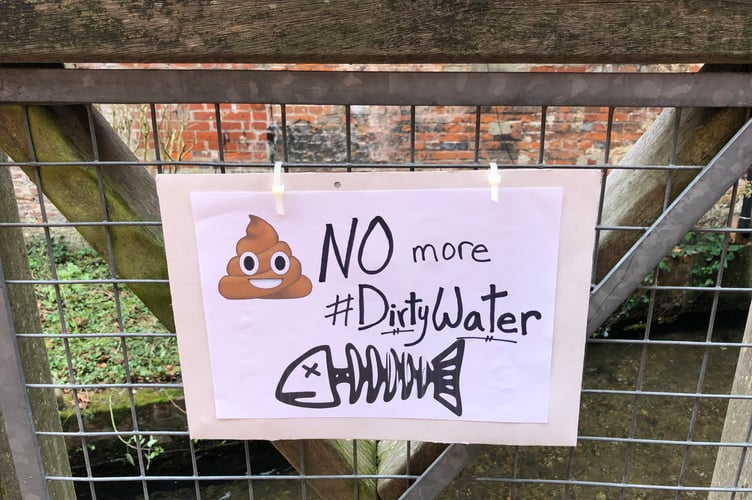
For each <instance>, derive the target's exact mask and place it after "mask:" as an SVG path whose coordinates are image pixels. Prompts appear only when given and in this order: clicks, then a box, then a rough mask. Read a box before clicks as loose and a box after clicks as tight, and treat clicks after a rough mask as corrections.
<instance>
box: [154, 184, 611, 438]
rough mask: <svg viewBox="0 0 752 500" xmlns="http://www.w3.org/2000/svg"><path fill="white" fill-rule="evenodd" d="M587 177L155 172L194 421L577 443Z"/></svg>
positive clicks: (590, 188) (272, 433) (593, 195)
mask: <svg viewBox="0 0 752 500" xmlns="http://www.w3.org/2000/svg"><path fill="white" fill-rule="evenodd" d="M467 174H470V175H467ZM510 174H511V175H510ZM593 174H594V173H592V172H582V171H580V172H575V171H569V172H561V171H558V172H551V171H538V172H535V173H533V172H524V173H523V172H505V173H504V177H502V188H501V189H500V190H499V200H498V202H494V201H492V200H491V196H490V188H489V187H487V184H486V186H484V185H483V182H479V181H480V179H482V177H479V176H478V175H477V173H463V174H457V173H446V172H443V173H431V174H410V175H409V176H407V175H405V174H393V173H387V174H382V173H378V174H374V173H369V174H366V175H367V176H368V178H366V176H365V175H362V174H347V175H344V176H343V175H334V174H315V175H303V174H290V175H287V176H286V177H285V179H284V181H285V184H286V191H285V194H284V198H283V204H284V215H279V214H278V213H277V205H276V201H275V198H274V195H273V194H272V192H271V188H270V183H271V174H247V175H246V174H242V175H227V176H195V175H191V176H160V177H159V178H158V188H159V193H160V200H161V205H162V213H163V222H164V225H165V240H166V244H167V252H168V264H169V269H170V281H171V289H172V293H173V302H174V308H175V313H176V324H177V328H178V341H179V347H180V353H181V364H182V369H183V374H184V382H185V386H186V400H187V409H188V416H189V425H190V428H191V434H192V435H194V436H197V437H238V438H266V439H275V438H305V437H322V438H335V437H344V438H366V437H367V438H396V439H421V440H434V441H461V442H488V443H499V442H505V443H507V442H508V443H512V442H513V443H515V444H516V443H518V442H521V441H520V439H521V438H523V437H524V436H525V435H527V434H531V432H530V431H531V430H532V429H534V428H536V427H537V428H541V429H548V432H547V433H544V439H545V441H541V442H539V441H540V439H539V438H534V439H533V441H534V442H533V443H532V444H567V443H572V442H573V441H574V439H575V435H576V420H577V406H578V403H579V382H580V376H581V366H582V353H583V347H584V340H585V317H586V312H587V298H588V286H589V277H590V264H591V262H590V256H591V255H592V242H593V234H594V230H593V224H594V220H595V219H594V217H595V215H594V214H595V206H596V203H597V186H598V177H597V176H596V175H593ZM531 181H532V182H531ZM486 182H487V181H486ZM447 185H452V186H453V187H452V188H447ZM335 186H338V187H335ZM573 211H574V212H577V214H578V215H579V217H580V220H578V221H577V222H576V227H575V226H574V225H572V224H571V223H573V222H575V221H573V220H572V219H571V218H570V217H569V216H568V214H571V213H572V212H573ZM583 218H584V220H583ZM583 222H584V225H583ZM570 231H573V232H575V233H576V236H579V237H580V241H578V242H576V243H575V242H574V241H570V238H568V237H567V233H568V232H570ZM564 276H569V277H570V278H572V277H573V279H569V281H568V282H563V281H562V277H564ZM562 325H569V326H572V325H576V326H577V328H574V329H572V328H569V329H566V328H561V327H562ZM562 362H564V363H566V364H567V365H568V366H566V368H565V367H563V366H561V364H562ZM562 391H564V392H562ZM562 397H566V398H568V400H567V401H562V400H561V398H562ZM301 422H306V424H304V425H300V424H301ZM259 424H262V425H259ZM450 424H453V425H454V426H456V427H454V428H451V431H450V432H447V430H448V429H450V427H448V426H449V425H450ZM462 429H465V430H464V432H463V431H462ZM489 429H493V430H494V431H496V432H497V433H498V434H492V435H489V434H488V430H489ZM505 429H507V430H513V431H515V432H512V433H511V434H509V435H507V436H505V435H504V433H505ZM523 441H525V440H524V439H523Z"/></svg>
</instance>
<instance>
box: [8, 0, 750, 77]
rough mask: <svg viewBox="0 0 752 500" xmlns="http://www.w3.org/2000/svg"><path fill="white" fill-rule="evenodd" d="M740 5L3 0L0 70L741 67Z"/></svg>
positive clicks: (745, 52)
mask: <svg viewBox="0 0 752 500" xmlns="http://www.w3.org/2000/svg"><path fill="white" fill-rule="evenodd" d="M750 26H752V9H750V8H749V3H748V2H747V1H716V2H707V1H702V0H679V1H677V0H662V1H644V0H624V1H614V0H608V1H602V2H601V1H593V0H547V1H539V0H520V1H516V2H511V1H502V0H497V1H493V0H459V1H453V0H452V1H450V0H309V1H307V2H281V1H258V0H250V1H249V0H226V1H222V2H220V1H216V0H204V1H196V2H183V1H179V0H165V1H162V2H122V1H120V0H56V1H39V0H36V1H34V0H7V1H5V2H4V3H3V15H2V16H0V33H3V34H4V36H3V37H0V62H17V63H45V62H193V63H195V62H208V61H211V62H248V63H250V62H256V63H258V62H337V63H377V62H390V63H399V62H410V63H418V62H445V63H448V62H465V63H472V62H477V63H483V62H489V63H490V62H494V63H501V62H526V63H542V62H556V63H597V62H608V63H631V62H641V63H678V62H718V63H720V62H726V63H741V62H750V61H752V29H750V28H749V27H750Z"/></svg>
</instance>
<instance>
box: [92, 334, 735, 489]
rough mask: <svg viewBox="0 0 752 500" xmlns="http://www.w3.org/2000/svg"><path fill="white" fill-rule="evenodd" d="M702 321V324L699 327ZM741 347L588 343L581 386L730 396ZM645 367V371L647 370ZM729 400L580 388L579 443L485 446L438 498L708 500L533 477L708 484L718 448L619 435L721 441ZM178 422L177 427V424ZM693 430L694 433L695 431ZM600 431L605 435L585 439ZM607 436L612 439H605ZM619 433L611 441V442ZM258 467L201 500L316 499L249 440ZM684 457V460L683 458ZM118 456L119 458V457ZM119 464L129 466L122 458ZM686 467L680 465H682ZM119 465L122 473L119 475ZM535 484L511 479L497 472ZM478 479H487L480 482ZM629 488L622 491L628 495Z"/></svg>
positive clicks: (208, 451)
mask: <svg viewBox="0 0 752 500" xmlns="http://www.w3.org/2000/svg"><path fill="white" fill-rule="evenodd" d="M700 326H701V325H698V327H700ZM741 333H742V326H741V325H735V326H733V327H727V328H724V329H722V330H718V332H716V333H715V335H717V336H718V338H717V339H716V340H724V341H739V340H740V338H741ZM704 335H705V334H704V331H700V330H698V331H690V332H689V333H687V330H682V331H678V330H675V331H673V332H669V333H664V334H661V335H660V337H655V338H654V339H653V340H655V339H659V340H667V341H681V340H695V341H696V340H702V339H703V338H704ZM737 356H738V348H720V347H713V348H703V347H695V346H688V345H674V344H660V345H659V344H651V345H646V346H643V345H639V344H605V343H591V344H589V345H588V347H587V352H586V357H585V369H584V380H583V387H584V388H585V389H617V390H629V391H632V390H635V389H636V388H637V386H638V379H639V378H640V376H641V377H642V384H641V390H643V391H658V392H677V393H695V391H697V390H698V381H699V379H700V375H701V373H703V372H704V375H703V377H704V381H703V384H702V386H701V387H700V388H699V390H700V391H701V392H704V393H714V394H724V393H728V392H729V391H730V388H731V383H732V379H733V375H734V370H735V365H736V359H737ZM641 366H642V367H643V368H642V375H640V373H641ZM727 404H728V401H727V400H726V399H723V398H700V399H697V398H693V397H677V396H674V397H670V396H642V395H641V396H640V397H639V398H635V396H634V395H619V394H592V393H588V392H587V391H586V392H585V393H583V394H582V398H581V410H580V420H579V422H580V424H579V435H580V436H583V437H584V438H583V439H580V441H579V442H578V445H577V447H576V448H574V449H570V448H562V447H525V448H514V447H487V448H486V449H485V450H484V451H483V452H482V453H481V455H480V456H479V457H478V458H477V459H476V460H474V461H473V462H472V463H471V464H470V465H469V466H468V467H467V468H466V469H465V470H464V471H463V473H462V475H461V476H460V477H458V478H457V479H455V480H454V481H453V482H452V483H451V484H450V485H449V487H448V488H447V489H446V490H445V491H444V492H443V493H442V494H441V496H440V498H442V499H453V498H457V499H468V498H501V499H506V498H520V499H527V498H564V497H566V498H572V499H597V500H604V499H609V498H626V499H633V498H650V499H662V498H667V499H668V498H671V499H674V498H679V497H681V498H704V496H705V494H704V493H701V492H691V491H689V492H683V493H682V494H681V495H680V496H679V497H677V494H676V492H675V491H658V490H640V489H635V488H626V489H624V491H623V492H622V491H621V490H620V489H619V488H616V487H610V486H582V485H566V484H554V483H536V482H533V481H534V480H535V479H542V480H547V479H554V480H568V479H570V480H582V481H597V482H608V483H611V482H613V483H619V482H621V481H622V478H624V477H626V481H627V482H628V483H635V484H644V485H651V484H657V485H677V484H682V485H689V486H709V485H710V480H711V476H712V473H713V467H714V464H715V457H716V453H717V447H715V446H690V447H687V446H685V445H682V444H660V443H659V444H641V443H632V444H628V443H625V442H623V441H621V440H620V439H624V438H627V437H629V436H630V435H632V436H633V437H635V438H638V439H649V440H677V441H685V440H687V439H690V440H692V441H704V442H710V443H712V442H716V441H718V440H719V439H720V437H721V430H722V427H723V420H724V416H725V413H726V406H727ZM173 428H174V427H173ZM690 429H691V431H690ZM588 437H597V438H598V439H588ZM602 437H606V438H609V439H606V440H603V439H601V438H602ZM611 438H612V439H611ZM195 446H196V456H197V466H198V472H199V474H201V475H212V474H221V475H228V474H230V475H232V474H238V475H244V474H245V473H246V454H245V449H244V445H243V444H242V443H237V442H232V443H221V442H219V443H210V442H203V441H202V442H199V443H197V444H196V445H195ZM250 446H251V450H250V451H251V453H250V455H249V456H250V457H252V458H253V463H251V464H250V465H251V470H252V472H253V473H254V474H263V475H265V476H267V477H268V479H266V478H265V479H263V480H254V481H252V482H249V481H234V482H210V481H201V483H200V485H199V487H200V491H201V498H209V499H222V500H226V499H232V500H235V499H247V498H254V499H257V498H261V499H267V498H271V499H277V498H280V499H282V498H284V499H286V498H303V497H304V496H305V497H306V498H314V499H315V498H318V497H317V495H316V493H315V492H314V491H313V490H312V488H310V487H307V486H305V484H304V483H303V482H301V481H298V480H291V479H290V480H288V479H284V477H285V476H286V475H294V474H297V473H296V472H295V471H294V470H293V469H292V468H291V467H289V465H287V463H286V462H285V460H284V459H283V458H282V457H281V456H280V455H279V454H278V453H277V452H276V450H275V449H274V447H273V446H271V444H269V443H266V442H253V443H251V444H250ZM187 449H188V443H187V440H186V446H184V447H183V450H182V451H183V452H182V453H181V450H180V449H176V450H171V451H170V452H169V454H168V453H165V454H164V456H161V457H159V458H158V459H156V460H155V461H154V463H153V464H152V467H151V468H150V470H149V474H154V475H162V474H186V471H190V470H192V464H191V462H190V454H189V453H185V451H187ZM685 456H686V459H685ZM116 462H118V461H116ZM119 462H123V460H122V459H120V460H119ZM683 463H685V465H686V466H685V468H684V470H683V471H682V464H683ZM111 467H112V470H107V469H102V470H98V471H97V475H124V474H126V475H127V474H134V472H133V471H134V469H133V468H132V467H130V470H129V472H124V470H125V468H127V467H129V466H128V464H124V463H112V464H111ZM118 469H120V470H119V471H118ZM511 477H516V478H518V479H527V480H533V481H530V482H524V481H523V482H518V483H509V482H501V481H498V480H494V478H511ZM477 478H488V479H486V480H478V479H477ZM80 486H81V488H80V490H79V495H80V498H87V497H88V496H89V495H88V485H86V484H81V485H80ZM196 488H197V486H196V484H194V483H193V482H191V481H186V482H170V483H166V484H159V483H152V482H149V498H152V499H158V500H171V499H185V498H195V497H196ZM622 494H623V496H621V495H622ZM97 496H98V497H99V496H101V497H102V498H108V499H116V500H118V499H123V500H125V499H140V498H143V494H142V487H141V484H140V483H139V482H132V483H122V482H119V483H117V484H115V483H111V484H107V483H103V484H98V486H97Z"/></svg>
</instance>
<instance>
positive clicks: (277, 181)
mask: <svg viewBox="0 0 752 500" xmlns="http://www.w3.org/2000/svg"><path fill="white" fill-rule="evenodd" d="M272 194H273V195H274V197H275V198H276V199H277V215H285V203H284V201H283V200H282V196H283V195H284V194H285V186H284V185H282V162H281V161H278V162H275V163H274V183H273V184H272Z"/></svg>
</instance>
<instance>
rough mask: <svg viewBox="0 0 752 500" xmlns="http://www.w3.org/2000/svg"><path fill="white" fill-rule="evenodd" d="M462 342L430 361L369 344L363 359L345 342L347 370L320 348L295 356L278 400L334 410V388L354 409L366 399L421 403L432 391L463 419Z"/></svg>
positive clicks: (284, 375)
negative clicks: (341, 387)
mask: <svg viewBox="0 0 752 500" xmlns="http://www.w3.org/2000/svg"><path fill="white" fill-rule="evenodd" d="M464 353H465V341H464V340H462V339H458V340H457V341H455V342H454V343H452V344H451V345H450V346H449V347H447V348H446V349H444V350H443V351H441V352H440V353H439V354H437V355H436V356H435V357H434V358H433V359H431V360H430V361H426V360H424V359H423V358H422V357H420V356H418V357H417V358H415V357H413V356H412V355H411V354H410V353H404V352H403V353H398V352H397V351H396V350H394V349H389V351H388V352H387V353H386V354H385V355H383V356H382V355H381V354H380V353H379V352H378V350H377V349H376V347H374V346H372V345H369V346H367V347H366V348H365V352H364V354H361V353H360V352H359V351H358V350H357V348H356V347H355V346H354V345H353V344H350V343H348V344H347V345H346V346H345V357H346V359H347V365H346V366H345V367H342V368H338V367H335V366H334V362H333V360H332V352H331V347H330V346H328V345H319V346H316V347H313V348H311V349H309V350H308V351H306V352H305V353H304V354H303V355H301V356H300V357H298V358H297V359H296V360H295V361H293V362H292V363H290V365H289V366H288V367H287V368H286V369H285V371H284V373H282V377H281V378H280V380H279V383H278V384H277V390H276V397H277V399H278V400H279V401H281V402H283V403H286V404H289V405H292V406H298V407H302V408H334V407H338V406H340V404H341V398H340V394H339V392H338V391H337V386H339V385H340V384H346V385H347V386H349V394H348V401H349V403H350V404H354V403H356V402H358V401H360V400H361V398H362V397H364V396H365V401H366V402H367V403H373V402H375V401H376V400H377V399H379V398H381V399H382V400H383V401H385V402H389V401H391V400H392V399H394V398H395V397H398V396H399V398H400V399H402V400H406V399H408V398H410V397H417V398H423V397H424V396H425V395H426V394H428V393H429V388H430V386H433V391H432V393H431V396H432V397H433V399H435V400H436V401H438V402H439V403H441V404H442V405H443V406H444V407H446V408H447V409H448V410H449V411H451V412H452V413H454V414H455V415H457V416H462V397H461V394H460V371H461V369H462V358H463V356H464Z"/></svg>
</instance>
